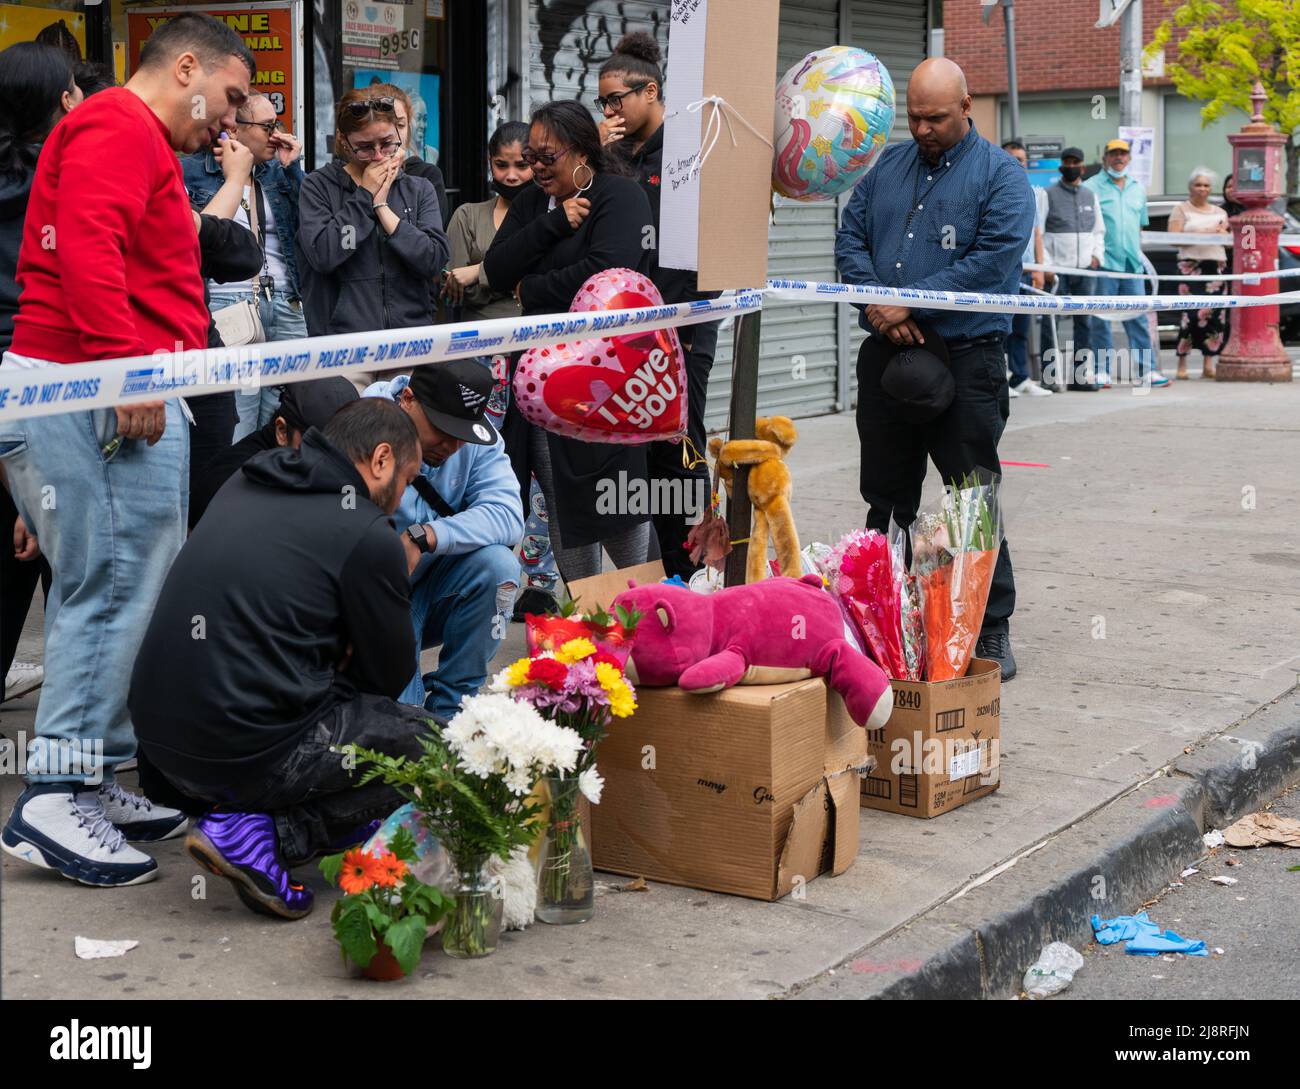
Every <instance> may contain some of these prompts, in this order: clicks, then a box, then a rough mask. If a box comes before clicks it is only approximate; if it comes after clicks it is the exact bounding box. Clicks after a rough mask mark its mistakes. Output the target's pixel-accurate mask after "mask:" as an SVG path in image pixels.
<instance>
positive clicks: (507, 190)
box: [492, 178, 528, 200]
mask: <svg viewBox="0 0 1300 1089" xmlns="http://www.w3.org/2000/svg"><path fill="white" fill-rule="evenodd" d="M492 188H493V189H494V190H496V193H497V195H498V196H501V197H504V198H505V199H506V200H514V199H515V197H517V196H518V195H519V194H520V193H522V192H523V191H524V190H525V189H527V188H528V183H527V182H521V183H520V184H518V185H506V183H505V182H503V181H498V180H497V179H496V178H493V179H492Z"/></svg>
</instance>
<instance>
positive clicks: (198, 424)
mask: <svg viewBox="0 0 1300 1089" xmlns="http://www.w3.org/2000/svg"><path fill="white" fill-rule="evenodd" d="M188 404H189V406H190V412H192V413H193V414H194V423H193V424H191V425H190V510H189V524H190V529H193V528H194V526H195V524H196V523H197V522H198V520H199V518H200V516H201V515H202V514H203V511H204V510H205V509H206V507H207V504H206V503H203V504H200V505H197V506H196V505H195V503H194V496H195V494H196V493H197V491H198V487H197V485H198V483H199V481H200V480H201V479H202V477H203V471H204V470H205V469H206V468H207V467H208V463H209V462H210V461H211V460H212V459H213V458H214V457H216V456H217V455H218V454H223V453H225V452H226V451H227V450H229V449H230V444H231V440H232V439H233V438H234V437H235V424H237V423H238V422H239V413H238V412H237V411H236V409H235V395H234V393H231V392H227V393H209V394H206V395H205V396H203V397H193V398H191V399H190V400H189V401H188ZM205 498H206V496H205Z"/></svg>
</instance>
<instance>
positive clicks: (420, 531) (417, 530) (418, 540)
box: [406, 523, 429, 555]
mask: <svg viewBox="0 0 1300 1089" xmlns="http://www.w3.org/2000/svg"><path fill="white" fill-rule="evenodd" d="M406 535H407V536H408V537H409V538H410V539H411V543H412V544H413V545H415V547H416V548H418V549H419V550H420V551H421V552H422V553H425V554H426V555H427V554H428V551H429V531H428V530H427V529H425V528H424V526H423V525H420V524H418V523H417V524H416V525H413V526H407V527H406Z"/></svg>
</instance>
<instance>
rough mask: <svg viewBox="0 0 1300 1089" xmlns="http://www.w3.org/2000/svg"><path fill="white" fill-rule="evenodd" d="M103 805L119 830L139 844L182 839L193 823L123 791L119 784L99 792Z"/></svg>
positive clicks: (137, 795)
mask: <svg viewBox="0 0 1300 1089" xmlns="http://www.w3.org/2000/svg"><path fill="white" fill-rule="evenodd" d="M99 802H100V805H102V806H103V807H104V812H105V813H106V814H107V815H108V819H109V820H110V821H112V822H113V824H114V825H116V826H117V830H118V831H119V832H121V833H122V834H123V835H124V836H126V838H127V839H129V840H134V841H135V842H137V843H143V842H152V841H154V840H160V839H171V838H172V837H173V836H179V835H180V834H181V833H182V832H184V831H185V826H186V825H187V824H188V823H189V818H188V817H187V816H186V815H185V814H184V813H182V812H181V811H180V810H179V809H168V808H167V807H166V806H162V805H154V803H153V802H151V801H150V800H149V799H148V798H146V797H145V796H144V795H143V794H134V793H132V792H131V791H129V790H123V789H122V787H120V786H118V784H117V783H108V784H105V785H104V786H102V787H100V788H99Z"/></svg>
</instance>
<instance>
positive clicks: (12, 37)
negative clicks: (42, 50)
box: [0, 4, 86, 57]
mask: <svg viewBox="0 0 1300 1089" xmlns="http://www.w3.org/2000/svg"><path fill="white" fill-rule="evenodd" d="M69 40H72V41H75V42H76V43H77V46H78V47H79V48H80V49H81V55H82V56H83V57H84V56H85V55H86V17H85V15H83V14H82V13H81V12H78V11H65V10H63V9H61V8H38V7H32V6H30V5H26V4H24V5H21V6H20V5H18V4H0V49H7V48H8V47H9V46H11V45H15V44H16V43H18V42H34V41H41V42H45V43H46V44H47V45H54V46H59V47H60V48H66V46H67V43H68V41H69Z"/></svg>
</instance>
